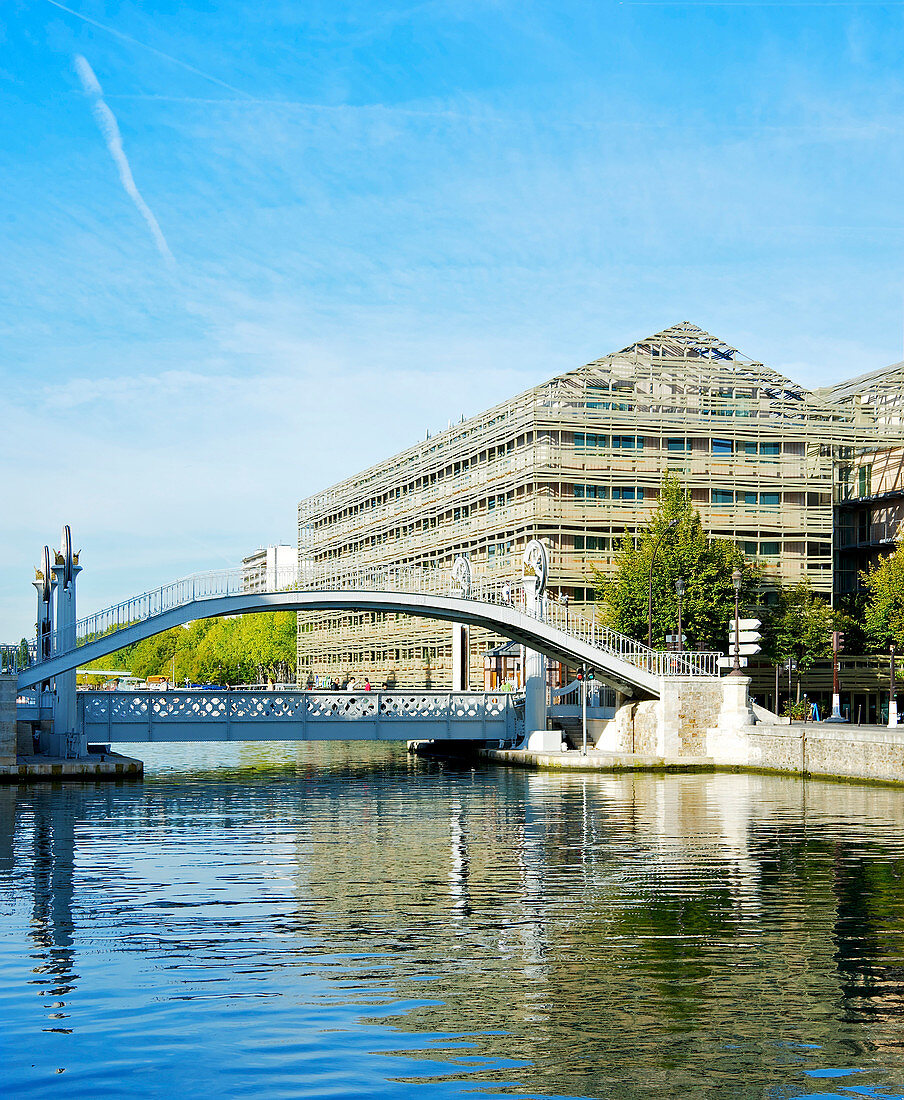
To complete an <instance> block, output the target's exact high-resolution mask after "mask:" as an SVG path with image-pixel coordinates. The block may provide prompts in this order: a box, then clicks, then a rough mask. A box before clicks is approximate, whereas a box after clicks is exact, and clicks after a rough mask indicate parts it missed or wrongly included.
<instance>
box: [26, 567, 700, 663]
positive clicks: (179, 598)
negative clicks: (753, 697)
mask: <svg viewBox="0 0 904 1100" xmlns="http://www.w3.org/2000/svg"><path fill="white" fill-rule="evenodd" d="M266 582H267V583H266V586H257V587H249V585H248V578H247V574H245V573H243V571H242V570H240V569H229V570H218V571H214V572H208V573H195V574H193V575H192V576H189V577H185V578H183V579H182V580H178V581H175V582H173V583H171V584H166V585H162V586H161V587H160V588H155V589H152V590H150V591H148V592H143V593H141V594H140V595H138V596H133V597H131V598H130V599H128V600H123V601H122V602H121V603H118V604H114V605H113V606H112V607H108V608H105V609H104V610H102V611H98V612H95V613H94V614H92V615H87V616H85V617H84V618H81V619H79V620H78V622H77V623H76V628H75V645H72V644H70V643H68V642H66V641H64V639H63V638H62V637H61V636H60V634H59V633H58V632H56V633H54V634H53V635H51V639H50V652H51V654H52V655H53V656H57V655H62V654H66V653H70V652H73V651H74V650H75V649H77V648H78V647H79V646H81V645H84V644H85V643H87V642H90V641H93V640H95V639H97V638H100V637H103V636H105V635H108V634H112V633H115V632H116V631H119V630H122V629H124V628H125V627H128V626H131V625H132V624H134V623H138V622H143V621H145V620H147V619H150V618H153V617H154V616H157V615H161V614H163V613H164V612H166V611H170V610H173V609H175V608H179V607H184V606H186V605H187V604H197V605H198V618H203V617H204V606H203V605H204V603H205V601H207V600H213V599H217V598H219V597H222V596H238V595H242V594H245V593H248V592H258V593H264V592H266V593H273V594H278V593H281V592H286V591H292V590H297V591H323V592H337V591H338V592H398V593H409V594H417V595H436V596H447V597H457V598H459V599H467V600H473V601H475V602H479V603H486V604H495V605H497V606H502V607H512V608H514V609H516V610H517V611H520V612H521V613H522V614H524V615H527V616H530V617H532V618H535V619H538V620H540V621H543V622H546V623H547V624H549V625H551V626H553V627H555V628H556V629H557V630H560V631H562V632H563V633H564V634H566V635H567V636H569V637H570V638H572V639H577V640H579V641H582V642H584V643H585V644H586V645H588V646H590V647H591V648H593V649H596V650H599V651H602V652H603V653H606V654H609V655H611V656H614V657H617V658H619V659H620V660H622V661H624V662H626V663H627V664H629V665H632V666H633V667H635V668H637V669H641V670H643V671H646V672H648V673H650V674H652V675H653V676H717V675H718V665H717V662H718V658H719V656H720V655H719V654H718V653H698V652H684V653H664V652H662V651H660V650H655V649H649V648H648V647H647V646H645V645H643V644H642V643H641V642H638V641H636V640H635V639H633V638H629V637H627V636H626V635H624V634H620V633H618V631H616V630H612V629H610V628H609V627H606V626H603V625H602V624H600V623H598V622H595V621H594V620H592V619H587V618H585V617H584V616H582V615H580V614H578V613H577V612H575V611H574V610H572V609H571V608H570V607H568V606H566V605H564V604H561V603H559V602H557V601H556V600H552V599H549V598H544V599H543V600H542V601H541V602H540V604H539V606H538V607H534V606H532V604H531V603H529V602H528V601H527V600H526V598H525V596H524V592H523V589H522V587H521V584H520V581H516V580H514V579H505V578H498V577H486V576H480V575H478V576H475V577H472V580H471V582H470V585H469V586H468V588H467V589H466V590H465V589H462V588H461V587H460V586H458V585H457V584H456V583H455V582H454V581H453V579H452V577H451V574H450V572H449V571H448V570H446V569H441V568H438V567H437V568H429V567H423V566H379V567H378V566H374V567H366V568H359V569H351V570H328V569H320V568H317V569H305V570H304V571H303V573H302V575H301V578H300V579H299V572H298V570H296V569H295V568H290V569H283V570H268V571H267V576H266ZM44 642H45V647H46V642H47V640H46V638H45V639H44ZM30 663H33V662H30Z"/></svg>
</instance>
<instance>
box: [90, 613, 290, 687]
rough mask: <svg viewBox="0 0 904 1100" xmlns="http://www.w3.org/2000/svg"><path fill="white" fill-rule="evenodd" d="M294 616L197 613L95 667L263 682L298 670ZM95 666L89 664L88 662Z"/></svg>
mask: <svg viewBox="0 0 904 1100" xmlns="http://www.w3.org/2000/svg"><path fill="white" fill-rule="evenodd" d="M295 641H296V616H295V612H293V611H267V612H258V613H255V614H249V615H240V616H237V617H235V618H228V619H198V620H197V621H196V622H193V623H190V624H189V625H188V626H187V627H182V626H177V627H173V629H172V630H166V631H164V632H163V633H162V634H156V635H154V636H153V637H151V638H145V639H144V641H141V642H136V643H135V644H134V645H130V646H126V647H125V648H124V649H120V650H117V652H116V653H112V654H111V655H110V656H109V657H101V658H100V659H99V660H97V661H94V662H92V664H93V666H94V667H96V668H104V669H113V668H121V669H123V671H127V672H129V673H130V674H131V675H132V676H141V677H147V676H167V677H170V678H171V679H172V678H173V673H174V672H175V682H176V683H184V682H185V681H186V680H190V681H191V682H193V683H223V684H226V683H229V684H250V683H260V682H262V681H264V680H266V679H267V678H268V677H270V678H272V679H274V680H277V679H278V680H290V679H293V678H294V676H295V664H296V657H295V653H296V648H295ZM89 667H91V666H89Z"/></svg>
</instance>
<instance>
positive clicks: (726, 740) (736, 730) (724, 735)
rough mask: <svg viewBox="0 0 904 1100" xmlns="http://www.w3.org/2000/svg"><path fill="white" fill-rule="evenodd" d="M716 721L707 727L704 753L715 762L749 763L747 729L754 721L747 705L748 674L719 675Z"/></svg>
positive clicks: (751, 709) (750, 708)
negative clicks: (718, 706)
mask: <svg viewBox="0 0 904 1100" xmlns="http://www.w3.org/2000/svg"><path fill="white" fill-rule="evenodd" d="M720 684H721V687H722V709H721V710H720V712H719V722H718V725H717V726H716V727H714V728H711V729H710V730H709V731H708V736H707V739H706V743H707V755H708V756H711V757H712V758H713V760H714V761H715V762H716V763H717V764H750V763H751V762H752V761H751V752H750V740H749V734H750V730H751V728H752V727H753V725H754V723H755V722H756V718H755V717H754V714H753V708H752V707H751V706H750V693H749V689H750V678H749V677H748V676H723V677H722V679H721V681H720Z"/></svg>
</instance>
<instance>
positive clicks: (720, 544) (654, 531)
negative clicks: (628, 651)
mask: <svg viewBox="0 0 904 1100" xmlns="http://www.w3.org/2000/svg"><path fill="white" fill-rule="evenodd" d="M672 524H674V526H671V527H670V525H672ZM657 543H659V549H658V551H657V552H656V561H655V568H654V570H653V645H654V646H662V645H663V644H664V642H665V635H666V634H673V633H675V632H676V629H677V626H678V597H677V595H676V592H675V581H676V579H677V578H678V577H679V576H680V577H683V578H684V582H685V594H684V597H683V599H682V619H683V628H684V633H685V634H686V635H687V639H688V645H691V646H698V647H700V648H703V649H715V650H721V651H723V652H724V651H725V650H726V649H727V647H728V642H729V630H730V624H731V623H732V622H733V621H734V585H733V583H732V579H731V575H732V573H733V572H734V570H735V569H740V570H741V592H740V602H741V607H742V608H745V607H747V606H749V605H751V604H752V603H754V602H755V598H756V593H757V589H758V585H759V575H758V571H757V569H756V566H755V565H753V564H752V563H751V562H749V561H748V560H747V559H746V558H745V557H744V554H743V553H742V552H741V550H740V549H739V547H738V546H737V545H736V544H735V543H733V542H729V541H727V540H726V539H712V538H708V537H707V534H706V532H705V531H704V529H703V523H702V521H701V519H700V513H699V512H698V511H697V510H696V509H695V508H694V507H693V505H692V504H691V500H690V494H689V493H688V492H687V490H686V489H684V488H682V486H681V483H680V481H679V480H678V478H676V477H671V476H669V474H664V475H663V478H662V483H661V486H660V490H659V506H658V508H657V509H656V512H655V513H654V515H653V517H652V519H651V521H650V524H649V526H647V527H646V528H644V529H643V530H642V531H640V532H639V533H638V535H637V539H636V542H635V539H634V537H632V535H631V533H630V532H627V531H626V532H625V537H624V539H623V540H622V544H621V548H620V550H619V552H618V557H617V559H616V571H615V575H614V576H613V577H612V578H611V579H609V578H607V577H606V576H605V575H604V574H603V573H602V572H601V571H600V570H594V575H595V580H596V591H597V600H598V602H599V605H600V614H601V617H602V618H603V620H604V621H605V622H606V623H607V624H608V625H609V626H611V627H613V629H615V630H619V631H621V632H622V633H623V634H628V635H630V636H631V637H632V638H637V639H638V640H640V641H644V642H645V641H646V639H647V600H648V593H649V583H650V562H651V559H652V555H653V550H654V547H655V546H656V544H657Z"/></svg>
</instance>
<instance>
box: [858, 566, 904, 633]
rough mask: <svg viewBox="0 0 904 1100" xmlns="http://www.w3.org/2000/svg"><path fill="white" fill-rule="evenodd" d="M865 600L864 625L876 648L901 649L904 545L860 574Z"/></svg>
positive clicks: (903, 620) (903, 625)
mask: <svg viewBox="0 0 904 1100" xmlns="http://www.w3.org/2000/svg"><path fill="white" fill-rule="evenodd" d="M860 576H861V579H862V581H863V585H864V587H865V588H866V591H867V594H868V598H867V602H866V607H865V609H864V616H863V618H864V625H865V627H866V634H867V637H868V638H869V640H870V642H871V643H872V644H873V645H874V646H875V647H876V649H887V647H888V646H889V645H890V644H892V643H894V645H895V646H897V647H904V546H899V547H898V548H897V550H895V552H894V553H893V554H889V556H888V557H887V558H884V559H883V560H882V561H881V562H880V563H879V564H878V565H874V566H873V567H872V568H871V569H869V570H868V571H867V572H866V573H861V574H860Z"/></svg>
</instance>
